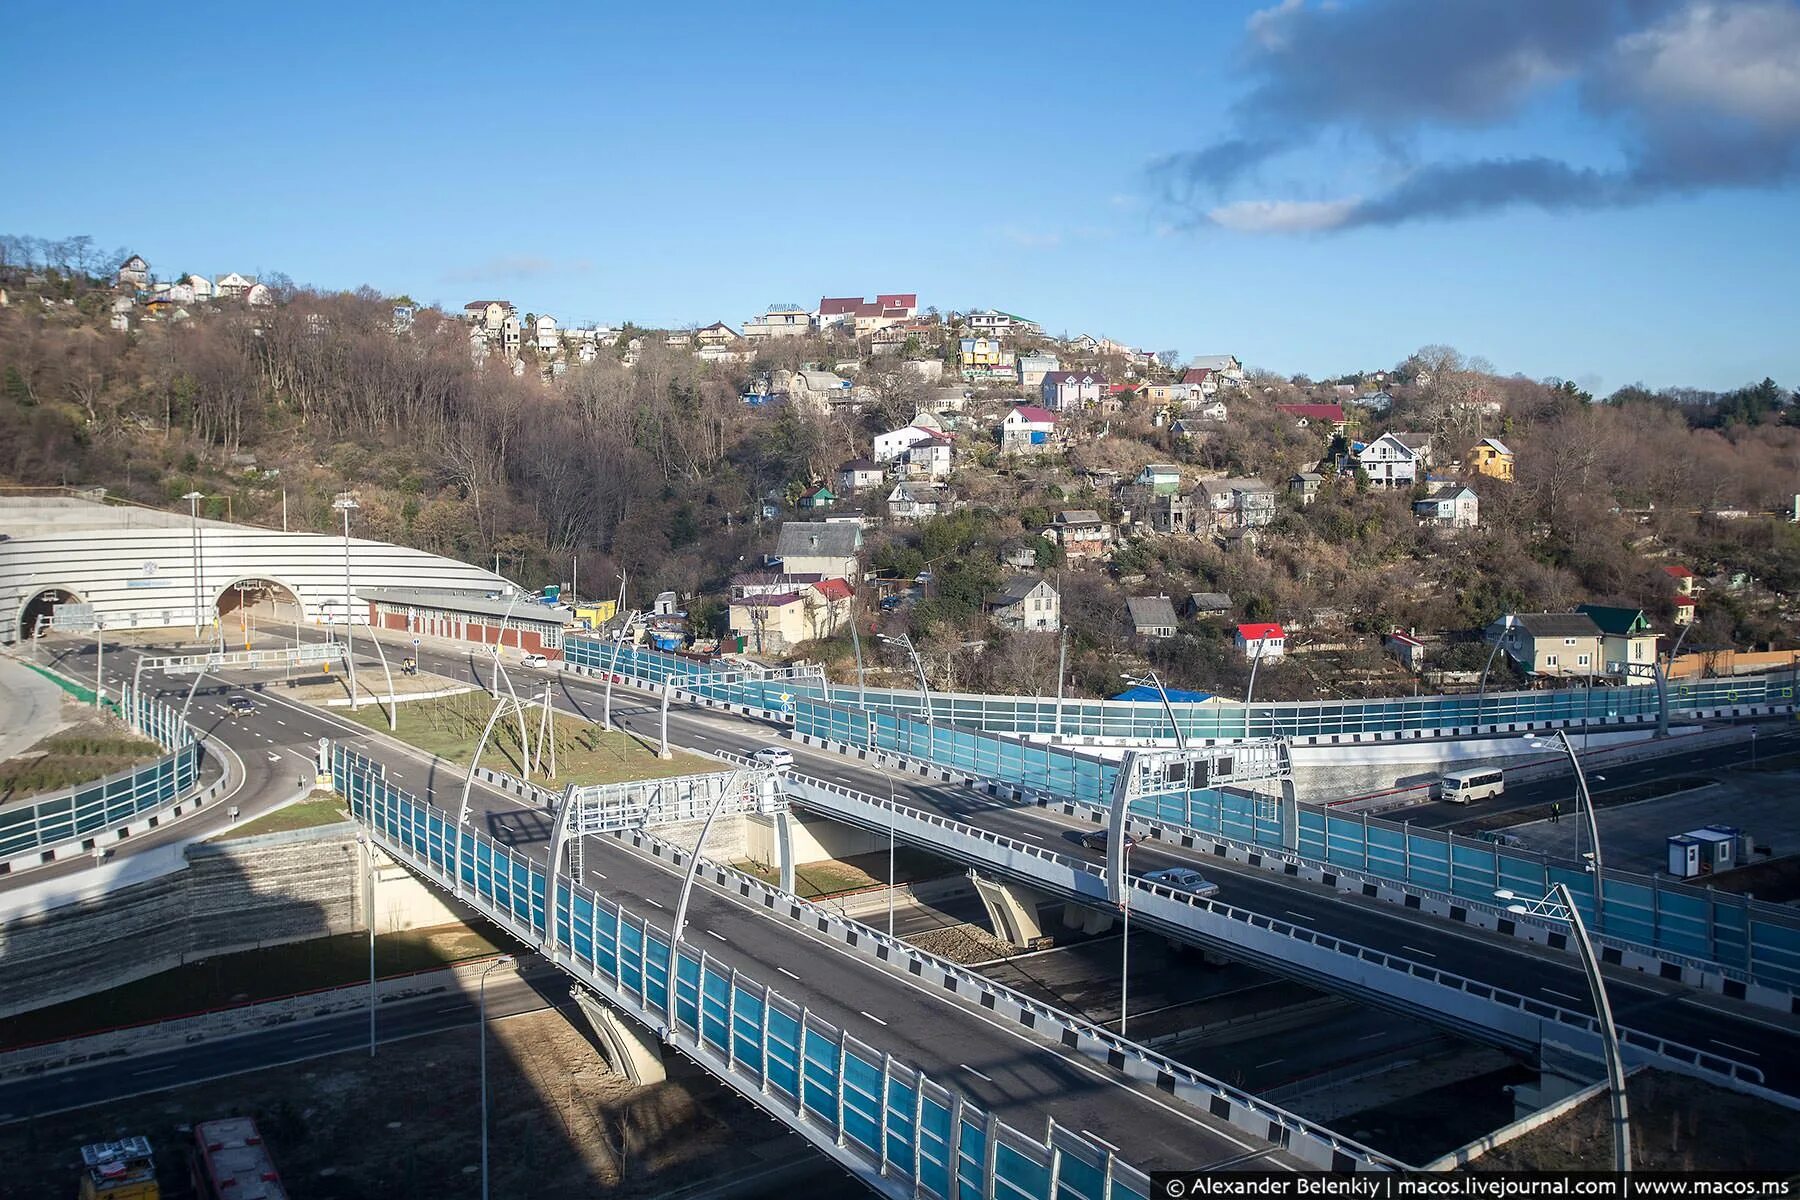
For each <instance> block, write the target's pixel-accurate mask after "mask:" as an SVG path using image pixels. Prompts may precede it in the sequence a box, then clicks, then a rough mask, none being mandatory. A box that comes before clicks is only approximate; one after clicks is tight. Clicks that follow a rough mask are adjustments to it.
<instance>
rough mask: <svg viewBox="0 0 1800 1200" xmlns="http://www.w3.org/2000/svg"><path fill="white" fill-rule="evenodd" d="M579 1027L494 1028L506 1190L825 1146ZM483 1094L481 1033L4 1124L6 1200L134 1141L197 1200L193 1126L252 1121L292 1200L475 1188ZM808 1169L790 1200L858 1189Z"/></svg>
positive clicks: (665, 1187)
mask: <svg viewBox="0 0 1800 1200" xmlns="http://www.w3.org/2000/svg"><path fill="white" fill-rule="evenodd" d="M570 1019H571V1018H570V1016H569V1015H565V1014H564V1013H562V1012H559V1011H557V1010H554V1009H552V1010H547V1011H543V1012H537V1013H528V1014H524V1015H520V1016H517V1017H510V1018H507V1019H505V1020H500V1021H496V1022H494V1023H493V1024H492V1025H491V1026H490V1027H489V1030H488V1082H489V1087H490V1089H491V1093H490V1094H491V1101H490V1103H491V1110H490V1111H491V1113H492V1125H491V1129H490V1156H491V1165H490V1175H491V1180H492V1194H493V1195H494V1196H495V1197H539V1196H577V1195H594V1194H601V1195H605V1196H608V1197H617V1198H620V1200H637V1198H639V1197H643V1198H648V1197H656V1196H667V1195H670V1194H672V1193H674V1192H676V1191H677V1190H678V1189H681V1188H686V1187H688V1186H691V1185H693V1184H695V1183H696V1182H697V1181H699V1180H701V1179H702V1178H711V1179H714V1180H717V1181H719V1182H724V1181H725V1180H727V1179H730V1178H732V1177H742V1176H751V1175H753V1174H754V1173H755V1172H756V1171H757V1170H758V1169H759V1168H760V1167H762V1166H774V1165H777V1164H780V1163H782V1162H784V1161H787V1160H790V1159H792V1158H794V1157H795V1156H796V1155H810V1154H811V1152H810V1151H808V1150H806V1148H805V1147H804V1144H803V1143H801V1142H800V1140H799V1139H798V1138H796V1137H794V1136H793V1135H791V1134H789V1133H787V1132H786V1131H785V1130H784V1129H782V1128H781V1127H780V1126H778V1125H776V1124H775V1123H774V1122H772V1121H771V1120H769V1119H768V1118H766V1117H764V1116H763V1115H761V1114H760V1113H758V1112H756V1111H755V1110H753V1109H752V1108H751V1107H750V1106H749V1105H748V1104H746V1103H744V1102H742V1101H740V1100H739V1099H738V1098H737V1097H735V1096H733V1095H731V1094H730V1093H728V1092H726V1091H724V1090H723V1089H722V1088H721V1087H720V1086H719V1085H717V1084H715V1083H713V1082H712V1081H711V1080H709V1079H708V1078H706V1077H705V1076H704V1075H702V1074H701V1073H700V1072H699V1070H698V1069H697V1068H695V1067H692V1066H691V1065H689V1064H687V1063H686V1062H685V1061H684V1060H680V1059H673V1058H672V1059H671V1065H670V1078H669V1081H668V1082H666V1083H663V1084H659V1085H656V1086H654V1087H649V1088H643V1089H634V1088H632V1087H631V1086H630V1085H629V1084H628V1083H626V1082H625V1081H624V1080H623V1079H622V1078H620V1077H619V1076H617V1075H614V1074H611V1073H610V1072H609V1071H608V1070H607V1067H606V1064H605V1060H604V1059H602V1058H601V1057H600V1055H599V1053H598V1052H597V1051H596V1050H595V1049H594V1047H593V1045H592V1044H591V1043H590V1042H589V1041H588V1039H587V1037H586V1036H585V1035H584V1032H583V1031H582V1030H580V1029H578V1028H577V1027H576V1026H574V1025H571V1024H570ZM573 1019H574V1020H576V1021H579V1020H580V1019H581V1018H580V1017H579V1016H573ZM479 1096H480V1092H479V1088H478V1071H477V1033H476V1031H475V1030H474V1029H461V1030H455V1031H452V1032H447V1033H439V1034H431V1035H428V1036H424V1037H418V1038H413V1039H411V1040H409V1041H405V1042H400V1043H394V1044H391V1045H386V1046H383V1047H382V1049H381V1055H380V1057H379V1058H377V1059H374V1060H371V1059H369V1058H368V1057H366V1056H365V1055H363V1054H362V1053H360V1052H347V1053H344V1054H338V1055H334V1056H332V1057H329V1058H321V1059H316V1060H313V1061H310V1062H305V1063H296V1064H293V1065H291V1066H286V1067H276V1068H272V1069H269V1070H266V1071H262V1072H259V1073H256V1074H249V1075H238V1076H233V1077H231V1078H227V1079H222V1080H217V1081H215V1082H212V1083H202V1084H195V1085H192V1086H188V1087H181V1088H175V1089H172V1090H169V1091H164V1092H157V1093H155V1094H153V1095H148V1096H142V1097H138V1098H136V1099H131V1100H124V1101H119V1102H117V1103H112V1104H106V1105H102V1106H98V1107H95V1108H92V1109H86V1110H83V1111H80V1112H72V1113H65V1114H63V1115H61V1116H56V1117H49V1118H45V1119H42V1120H38V1121H34V1122H30V1123H18V1124H12V1125H7V1126H0V1163H4V1164H5V1167H4V1169H3V1170H0V1200H27V1198H31V1200H36V1198H38V1197H52V1196H54V1197H66V1196H70V1195H73V1194H74V1191H75V1186H76V1178H77V1177H76V1173H75V1168H76V1164H77V1163H78V1162H79V1161H80V1147H81V1146H82V1145H83V1144H84V1143H87V1142H92V1141H98V1140H102V1139H110V1138H116V1137H119V1136H124V1135H129V1134H143V1135H145V1136H147V1137H148V1138H149V1139H150V1140H151V1143H152V1145H153V1146H154V1147H155V1149H156V1154H157V1165H158V1176H159V1179H160V1180H161V1183H162V1186H163V1189H164V1190H163V1195H164V1196H165V1197H183V1196H187V1195H189V1194H191V1193H190V1191H189V1189H188V1188H187V1185H186V1182H185V1178H184V1175H183V1172H184V1171H185V1167H184V1165H183V1163H182V1153H183V1147H184V1144H185V1143H184V1135H186V1134H187V1133H188V1130H189V1129H190V1127H191V1125H192V1123H193V1122H195V1121H198V1120H206V1119H209V1118H214V1117H222V1116H235V1115H244V1114H248V1115H251V1116H254V1117H255V1118H256V1121H257V1124H258V1126H259V1127H260V1128H261V1131H262V1134H263V1137H264V1139H265V1141H266V1142H267V1144H268V1146H269V1150H270V1153H271V1156H272V1157H273V1159H274V1161H275V1165H276V1168H277V1169H278V1170H279V1171H280V1172H281V1174H282V1176H283V1179H284V1181H285V1182H286V1183H287V1185H288V1189H289V1192H290V1194H293V1195H297V1196H307V1197H309V1198H311V1200H375V1198H376V1197H380V1198H382V1200H391V1198H404V1197H419V1198H421V1200H423V1198H425V1197H431V1198H433V1200H435V1198H437V1197H442V1196H469V1195H474V1194H476V1193H477V1191H478V1189H479V1185H478V1182H477V1173H478V1170H479V1166H478V1164H479V1162H480V1115H479V1114H480V1104H479ZM813 1157H815V1158H816V1157H817V1156H813ZM820 1168H823V1170H820ZM801 1170H802V1171H804V1172H806V1175H807V1178H805V1179H799V1180H795V1183H796V1184H798V1186H797V1187H794V1186H792V1185H790V1188H791V1190H790V1193H789V1194H794V1193H796V1192H797V1193H798V1194H805V1195H813V1196H821V1197H822V1196H835V1195H838V1194H850V1193H848V1192H845V1191H844V1190H843V1189H842V1188H841V1187H840V1186H839V1184H840V1181H841V1182H843V1183H847V1182H848V1180H847V1178H846V1177H843V1176H842V1175H841V1174H839V1175H837V1176H836V1178H834V1177H833V1174H832V1170H833V1169H831V1168H829V1167H828V1166H827V1164H825V1162H824V1160H823V1159H822V1158H821V1159H817V1161H816V1162H813V1163H808V1162H805V1161H804V1160H803V1161H802V1165H801ZM808 1184H811V1186H808ZM746 1194H757V1193H756V1191H755V1189H754V1187H752V1189H751V1190H750V1191H749V1192H747V1193H746Z"/></svg>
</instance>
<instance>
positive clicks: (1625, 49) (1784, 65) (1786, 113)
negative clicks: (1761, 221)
mask: <svg viewBox="0 0 1800 1200" xmlns="http://www.w3.org/2000/svg"><path fill="white" fill-rule="evenodd" d="M1608 66H1609V70H1608V71H1607V76H1608V78H1609V79H1610V81H1611V84H1612V87H1613V89H1614V90H1615V91H1617V92H1622V93H1625V94H1629V95H1632V96H1635V97H1636V98H1637V99H1638V101H1639V102H1640V103H1642V104H1644V105H1645V106H1647V107H1655V108H1662V109H1665V110H1669V109H1680V108H1685V107H1688V106H1693V105H1698V106H1702V107H1704V108H1707V109H1710V110H1712V111H1714V112H1716V113H1719V114H1721V115H1725V116H1732V117H1738V118H1742V119H1745V120H1749V121H1754V122H1757V123H1759V124H1762V125H1765V126H1769V127H1772V128H1776V129H1781V128H1796V127H1800V7H1796V6H1794V5H1792V4H1786V3H1737V4H1710V3H1701V4H1694V5H1691V6H1690V7H1688V8H1687V9H1685V10H1683V11H1682V12H1680V13H1677V14H1675V15H1674V16H1672V17H1670V18H1669V19H1668V20H1666V21H1664V22H1662V23H1661V24H1658V25H1654V26H1652V27H1650V28H1649V29H1645V30H1642V31H1640V32H1638V33H1633V34H1630V35H1628V36H1626V37H1624V38H1621V39H1620V40H1619V42H1618V44H1617V46H1616V47H1615V48H1614V54H1613V61H1612V63H1610V64H1608Z"/></svg>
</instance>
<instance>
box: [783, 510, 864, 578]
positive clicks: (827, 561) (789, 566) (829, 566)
mask: <svg viewBox="0 0 1800 1200" xmlns="http://www.w3.org/2000/svg"><path fill="white" fill-rule="evenodd" d="M861 549H862V526H861V525H859V524H857V523H856V522H854V521H788V522H786V523H784V524H783V525H782V527H781V533H780V535H779V536H778V537H777V538H776V541H775V556H776V557H777V558H779V559H780V560H781V569H782V571H783V572H784V573H786V574H789V575H817V576H819V577H820V578H821V579H852V580H853V579H856V578H857V577H858V576H859V574H860V571H859V570H858V567H857V558H856V556H857V552H858V551H859V550H861Z"/></svg>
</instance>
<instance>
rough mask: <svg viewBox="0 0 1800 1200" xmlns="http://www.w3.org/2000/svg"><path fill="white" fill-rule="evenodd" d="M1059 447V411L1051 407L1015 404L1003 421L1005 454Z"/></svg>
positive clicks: (1001, 439)
mask: <svg viewBox="0 0 1800 1200" xmlns="http://www.w3.org/2000/svg"><path fill="white" fill-rule="evenodd" d="M1057 448H1058V447H1057V441H1056V414H1055V413H1053V412H1051V411H1050V410H1049V409H1047V408H1039V407H1038V406H1036V405H1034V404H1019V405H1015V406H1014V407H1013V408H1012V409H1011V410H1010V411H1009V412H1008V413H1007V414H1006V416H1005V417H1004V418H1003V419H1002V420H1001V422H1000V452H1001V453H1002V454H1044V453H1048V452H1049V451H1052V450H1055V449H1057Z"/></svg>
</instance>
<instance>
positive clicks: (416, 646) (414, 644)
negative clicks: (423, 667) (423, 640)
mask: <svg viewBox="0 0 1800 1200" xmlns="http://www.w3.org/2000/svg"><path fill="white" fill-rule="evenodd" d="M418 648H419V639H418V638H414V639H413V649H415V650H417V649H418Z"/></svg>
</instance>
